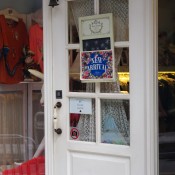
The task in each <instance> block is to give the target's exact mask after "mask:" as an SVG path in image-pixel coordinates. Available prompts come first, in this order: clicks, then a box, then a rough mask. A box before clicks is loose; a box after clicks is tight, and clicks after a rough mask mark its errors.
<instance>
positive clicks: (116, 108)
mask: <svg viewBox="0 0 175 175" xmlns="http://www.w3.org/2000/svg"><path fill="white" fill-rule="evenodd" d="M101 117H102V118H101V142H102V143H108V144H118V145H129V140H130V138H129V100H101Z"/></svg>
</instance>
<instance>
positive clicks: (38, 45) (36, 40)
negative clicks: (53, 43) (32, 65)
mask: <svg viewBox="0 0 175 175" xmlns="http://www.w3.org/2000/svg"><path fill="white" fill-rule="evenodd" d="M29 47H30V50H31V51H33V52H34V54H35V55H34V57H33V59H34V61H35V62H36V63H37V64H39V65H40V68H41V71H42V72H43V71H44V70H43V28H42V27H41V26H40V25H39V24H37V23H36V24H34V25H32V26H31V27H30V30H29Z"/></svg>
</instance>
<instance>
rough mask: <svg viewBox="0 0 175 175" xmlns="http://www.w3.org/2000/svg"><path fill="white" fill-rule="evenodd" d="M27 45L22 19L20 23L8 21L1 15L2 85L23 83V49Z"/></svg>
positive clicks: (0, 75) (0, 59)
mask: <svg viewBox="0 0 175 175" xmlns="http://www.w3.org/2000/svg"><path fill="white" fill-rule="evenodd" d="M27 45H28V33H27V29H26V26H25V23H24V22H23V21H22V20H21V19H19V21H18V22H15V21H12V20H7V19H5V17H4V15H0V51H1V55H0V56H1V57H0V83H5V84H15V83H19V82H21V81H23V64H22V62H23V61H22V60H23V59H24V55H23V48H25V47H26V46H27ZM19 62H21V64H18V63H19ZM7 69H8V70H7Z"/></svg>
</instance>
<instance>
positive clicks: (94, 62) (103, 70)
mask: <svg viewBox="0 0 175 175" xmlns="http://www.w3.org/2000/svg"><path fill="white" fill-rule="evenodd" d="M79 32H80V80H81V81H82V82H110V81H115V60H114V58H115V57H114V39H113V18H112V14H102V15H93V16H86V17H80V18H79Z"/></svg>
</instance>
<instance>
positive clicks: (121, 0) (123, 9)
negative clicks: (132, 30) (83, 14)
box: [100, 0, 129, 41]
mask: <svg viewBox="0 0 175 175" xmlns="http://www.w3.org/2000/svg"><path fill="white" fill-rule="evenodd" d="M104 13H113V16H114V30H115V33H114V35H115V41H128V40H129V22H128V16H129V9H128V0H100V14H104Z"/></svg>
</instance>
